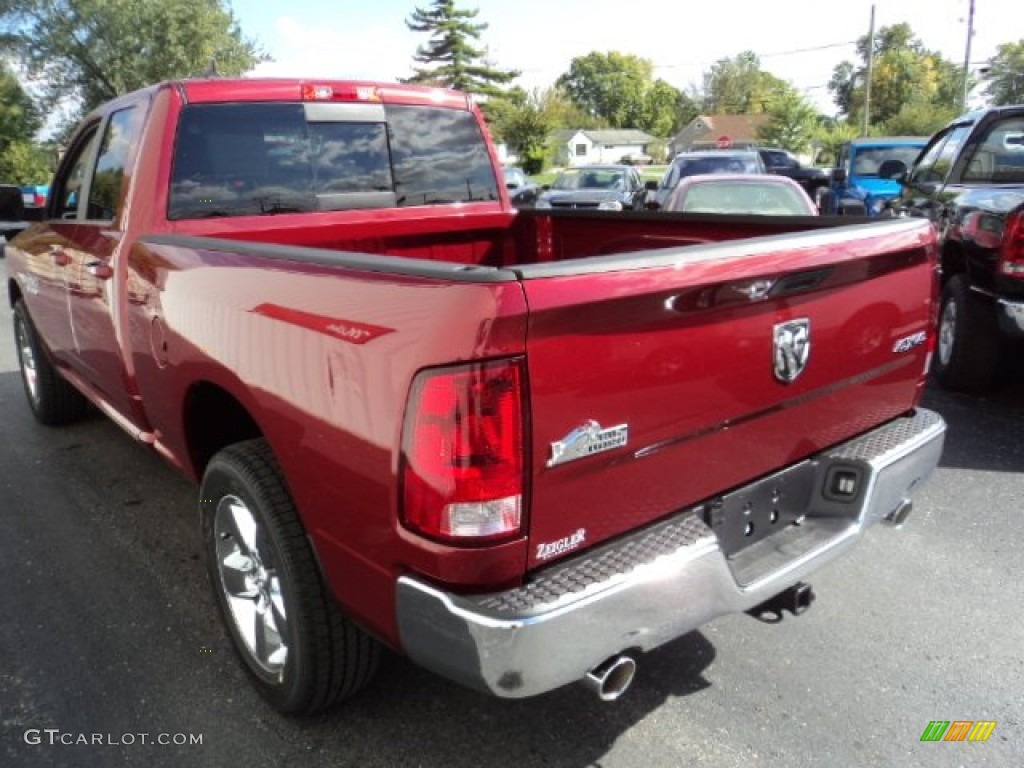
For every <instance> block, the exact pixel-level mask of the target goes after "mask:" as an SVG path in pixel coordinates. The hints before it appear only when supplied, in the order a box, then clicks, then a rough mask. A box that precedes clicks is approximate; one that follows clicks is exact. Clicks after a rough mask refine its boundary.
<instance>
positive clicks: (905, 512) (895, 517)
mask: <svg viewBox="0 0 1024 768" xmlns="http://www.w3.org/2000/svg"><path fill="white" fill-rule="evenodd" d="M913 508H914V505H913V504H911V502H910V499H903V501H901V502H900V503H899V506H897V507H896V509H894V510H893V511H892V512H890V513H889V514H888V515H886V516H885V517H884V518H883V522H885V523H888V524H889V525H891V526H892V527H893V528H902V527H903V524H904V523H905V522H907V517H909V516H910V512H911V510H912V509H913Z"/></svg>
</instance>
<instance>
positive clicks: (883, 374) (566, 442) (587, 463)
mask: <svg viewBox="0 0 1024 768" xmlns="http://www.w3.org/2000/svg"><path fill="white" fill-rule="evenodd" d="M934 248H935V246H934V234H933V232H932V229H931V227H930V225H928V224H927V223H926V222H920V221H906V220H900V221H892V222H884V223H875V224H871V225H858V226H843V227H838V228H835V229H831V230H819V231H816V232H808V233H799V234H794V235H786V236H773V237H766V238H752V239H748V240H742V241H733V242H729V243H722V244H718V245H710V246H706V245H698V246H693V247H689V248H682V249H676V250H673V251H671V252H668V251H649V252H644V253H634V254H629V255H628V256H626V257H619V258H612V259H609V258H608V257H603V258H601V259H584V260H577V261H570V262H562V263H554V264H545V265H536V266H531V267H524V268H522V270H521V276H522V279H523V285H524V290H525V293H526V297H527V301H528V304H529V307H530V324H529V331H528V341H527V350H528V354H527V360H528V362H529V380H530V409H531V412H532V424H533V433H532V457H533V459H532V487H531V490H530V496H531V501H530V519H529V532H530V534H529V535H530V545H531V546H530V566H531V567H536V566H538V565H541V564H544V563H548V562H551V561H553V560H556V559H557V558H558V557H560V556H562V555H565V554H568V553H570V552H574V551H579V550H580V549H583V548H586V547H589V546H591V545H593V544H596V543H598V542H601V541H603V540H606V539H609V538H611V537H614V536H616V535H619V534H622V533H624V532H627V531H630V530H633V529H635V528H636V527H638V526H641V525H644V524H646V523H649V522H652V521H654V520H657V519H659V518H661V517H663V516H665V515H668V514H671V513H673V512H676V511H679V510H681V509H684V508H686V507H688V506H690V505H693V504H697V503H699V502H703V501H706V500H710V499H712V498H714V497H715V496H716V495H719V494H721V493H723V492H724V491H726V490H728V489H731V488H735V487H737V486H740V485H742V484H745V483H747V482H749V481H751V480H753V479H756V478H759V477H762V476H765V475H769V474H771V473H773V472H776V471H778V470H779V469H781V468H783V467H785V466H788V465H791V464H794V463H795V462H798V461H800V460H801V459H804V458H806V457H808V456H810V455H811V454H813V453H816V452H818V451H820V450H822V449H824V448H826V447H828V446H830V445H833V444H835V443H837V442H840V441H842V440H845V439H848V438H850V437H852V436H854V435H857V434H859V433H861V432H864V431H866V430H868V429H870V428H872V427H874V426H876V425H878V424H880V423H882V422H884V421H886V420H888V419H890V418H893V417H895V416H897V415H899V414H901V413H905V412H907V411H908V410H910V409H911V408H912V407H913V406H914V404H915V402H916V400H917V397H918V396H919V393H920V388H921V386H922V381H923V372H924V370H925V366H926V357H927V354H928V352H927V350H928V349H929V347H930V344H929V343H928V342H929V341H930V339H929V336H930V335H931V328H932V324H931V323H932V294H933V280H934V274H935V261H934V260H935V252H934ZM805 342H806V343H807V344H808V346H807V350H806V351H807V354H806V355H804V354H803V351H804V344H805Z"/></svg>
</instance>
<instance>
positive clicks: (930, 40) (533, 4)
mask: <svg viewBox="0 0 1024 768" xmlns="http://www.w3.org/2000/svg"><path fill="white" fill-rule="evenodd" d="M230 5H231V7H232V9H233V10H234V12H235V15H236V17H237V18H238V20H239V22H240V25H241V28H242V31H243V34H245V35H246V36H247V37H250V38H254V39H255V40H256V41H257V42H258V43H259V44H260V45H261V46H262V47H263V49H264V50H265V51H266V52H267V53H268V54H269V55H270V56H271V57H272V58H273V61H271V62H265V63H263V64H261V65H259V66H258V67H257V69H256V70H255V72H254V73H253V74H254V75H258V76H282V77H323V78H338V79H344V78H351V79H370V80H381V81H393V80H395V79H397V78H400V77H405V76H408V75H409V74H411V68H410V67H411V64H412V56H413V54H414V53H415V51H416V47H417V45H420V44H425V43H426V42H427V41H428V40H429V37H428V35H427V34H426V33H417V32H411V31H409V30H408V29H407V28H406V26H405V19H406V18H408V16H409V15H410V14H411V13H412V11H413V9H414V8H415V7H417V6H419V7H423V8H426V7H428V6H429V5H430V0H419V2H417V0H290V2H287V3H284V2H279V1H278V0H230ZM457 6H458V7H460V8H467V9H473V8H476V9H478V10H479V15H478V16H477V18H476V20H477V21H478V22H483V23H486V24H488V25H489V26H488V28H487V29H486V30H485V31H484V32H483V33H482V34H481V37H480V39H479V40H478V41H477V42H478V44H479V45H480V46H482V47H485V48H487V50H488V54H489V57H490V58H491V59H492V60H493V61H494V63H495V64H496V65H497V66H499V67H501V68H503V69H517V70H520V71H521V72H522V75H521V76H520V78H519V80H518V81H517V82H518V84H519V85H521V86H523V87H524V88H526V89H527V90H531V89H533V88H546V87H548V86H550V85H552V84H553V83H554V81H555V80H556V79H557V78H558V76H559V75H560V74H562V73H563V72H566V71H567V70H568V69H569V65H570V63H571V61H572V59H573V58H574V57H576V56H585V55H586V54H588V53H590V52H592V51H600V52H607V51H612V50H614V51H619V52H622V53H633V54H636V55H638V56H642V57H644V58H647V59H649V60H651V61H652V62H653V63H654V67H655V70H654V72H655V76H657V77H661V78H663V79H664V80H666V81H668V82H669V83H671V84H672V85H674V86H675V87H676V88H680V89H687V88H689V86H691V85H697V84H699V83H700V82H701V76H702V73H703V72H704V71H706V70H707V69H709V68H710V66H711V65H712V64H713V63H714V62H715V61H717V60H719V59H722V58H727V57H732V56H735V55H736V54H738V53H740V52H742V51H745V50H751V51H753V52H754V53H756V54H758V55H759V57H760V59H761V66H762V68H763V69H765V70H767V71H769V72H771V73H772V74H774V75H776V76H777V77H780V78H782V79H783V80H787V81H789V82H791V83H792V84H793V85H794V86H796V87H797V88H798V89H800V90H801V91H803V92H804V94H805V95H806V96H807V97H808V99H809V100H811V101H812V103H814V104H816V105H817V106H818V107H819V109H821V110H822V111H823V112H825V113H826V114H834V113H835V106H834V104H833V103H832V101H831V96H830V94H829V92H828V89H827V87H826V86H827V83H828V81H829V78H830V77H831V74H832V69H833V67H835V65H836V64H838V63H839V62H841V61H843V60H844V59H848V60H851V61H854V60H855V58H856V51H855V47H854V43H855V41H856V39H857V38H858V37H860V36H861V35H865V34H867V32H868V28H869V25H870V18H871V8H872V6H874V8H875V27H876V29H877V28H880V27H882V26H888V25H891V24H897V23H899V22H907V23H908V24H910V26H911V28H912V29H913V31H914V33H915V34H916V35H917V37H918V38H920V39H921V40H922V42H923V43H924V44H925V46H926V47H928V48H929V49H932V50H938V51H940V52H941V53H942V54H943V55H944V56H946V58H948V59H950V60H952V61H954V62H956V63H958V64H961V65H962V64H963V61H964V56H965V51H966V43H967V16H968V10H969V6H970V0H731V1H730V0H709V1H705V2H699V3H693V2H692V0H690V2H687V0H642V1H639V2H636V1H634V2H623V0H458V3H457ZM1021 39H1024V2H1022V0H975V16H974V35H973V38H972V48H971V61H972V64H973V65H974V66H977V65H980V64H982V63H984V62H985V61H986V60H987V59H988V58H990V57H991V56H993V55H994V54H995V52H996V48H997V47H998V46H999V45H1000V44H1001V43H1006V42H1016V41H1018V40H1021Z"/></svg>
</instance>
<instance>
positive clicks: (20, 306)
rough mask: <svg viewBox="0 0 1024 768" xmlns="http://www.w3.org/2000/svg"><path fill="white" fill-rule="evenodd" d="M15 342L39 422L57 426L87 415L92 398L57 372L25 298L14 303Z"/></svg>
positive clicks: (26, 392) (26, 390)
mask: <svg viewBox="0 0 1024 768" xmlns="http://www.w3.org/2000/svg"><path fill="white" fill-rule="evenodd" d="M14 343H15V346H16V348H17V351H18V366H19V368H20V369H21V383H22V384H23V385H24V387H25V397H26V398H27V399H28V404H29V407H30V408H31V409H32V414H33V415H34V416H35V417H36V421H38V422H39V423H40V424H46V425H48V426H51V427H55V426H59V425H61V424H70V423H72V422H74V421H78V420H80V419H81V418H82V417H84V416H85V415H86V413H88V411H89V401H88V400H86V399H85V397H84V396H83V395H82V393H81V392H79V391H78V390H77V389H75V388H74V387H73V386H71V384H69V383H68V382H67V380H66V379H65V378H64V377H63V376H61V375H60V373H59V372H58V371H57V368H56V366H54V364H53V362H52V361H51V360H50V353H49V351H48V350H47V349H46V347H45V345H44V344H43V342H42V340H41V339H40V338H39V334H38V333H36V328H35V326H34V325H33V324H32V318H31V317H29V314H28V309H27V308H26V306H25V301H24V300H23V299H18V301H17V302H15V304H14Z"/></svg>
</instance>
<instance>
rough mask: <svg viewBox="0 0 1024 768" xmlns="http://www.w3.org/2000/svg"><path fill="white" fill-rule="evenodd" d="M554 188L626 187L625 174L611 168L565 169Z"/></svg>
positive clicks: (552, 186)
mask: <svg viewBox="0 0 1024 768" xmlns="http://www.w3.org/2000/svg"><path fill="white" fill-rule="evenodd" d="M551 188H552V189H559V190H574V189H624V188H625V174H623V173H622V171H616V170H609V169H589V170H582V169H581V170H573V171H563V172H562V173H560V174H559V175H558V178H556V179H555V183H554V184H552V185H551Z"/></svg>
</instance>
